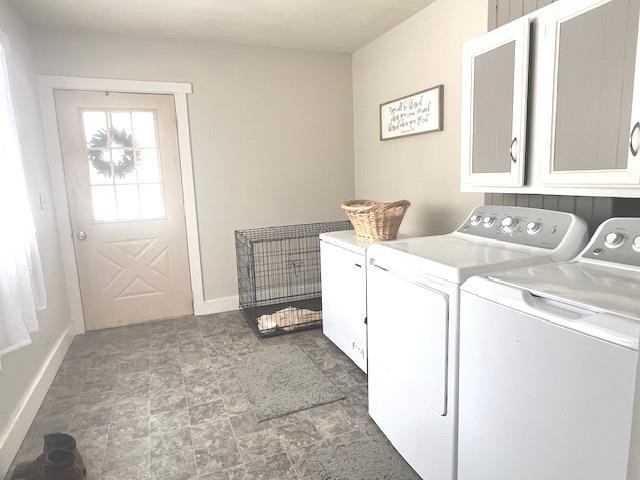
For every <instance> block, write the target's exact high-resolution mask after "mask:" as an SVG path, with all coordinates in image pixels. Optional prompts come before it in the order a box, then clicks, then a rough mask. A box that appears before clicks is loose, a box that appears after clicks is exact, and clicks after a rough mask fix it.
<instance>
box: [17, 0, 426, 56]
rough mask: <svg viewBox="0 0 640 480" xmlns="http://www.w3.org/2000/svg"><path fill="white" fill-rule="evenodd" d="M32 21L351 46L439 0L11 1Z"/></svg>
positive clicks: (160, 34)
mask: <svg viewBox="0 0 640 480" xmlns="http://www.w3.org/2000/svg"><path fill="white" fill-rule="evenodd" d="M11 1H12V3H13V5H14V6H15V8H16V9H17V10H18V11H19V12H20V13H21V14H22V16H23V17H24V19H25V20H26V22H27V23H29V24H30V25H33V26H36V27H45V28H53V29H70V30H80V31H92V32H103V33H111V34H125V35H131V34H134V35H146V36H155V37H169V38H188V39H200V40H222V41H229V42H237V43H245V44H254V45H255V44H257V45H268V46H276V47H285V48H297V49H310V50H326V51H343V52H351V51H354V50H356V49H358V48H359V47H361V46H363V45H365V44H367V43H368V42H369V41H371V40H373V39H375V38H376V37H378V36H380V35H381V34H383V33H384V32H386V31H388V30H389V29H391V28H392V27H393V26H395V25H397V24H398V23H400V22H402V21H403V20H405V19H406V18H408V17H410V16H411V15H413V14H414V13H416V12H418V11H420V10H421V9H423V8H424V7H426V6H427V5H429V4H430V3H433V1H434V0H80V1H79V0H11Z"/></svg>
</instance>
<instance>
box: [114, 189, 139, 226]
mask: <svg viewBox="0 0 640 480" xmlns="http://www.w3.org/2000/svg"><path fill="white" fill-rule="evenodd" d="M116 201H117V203H118V218H119V219H120V220H138V219H140V196H139V194H138V186H137V185H116Z"/></svg>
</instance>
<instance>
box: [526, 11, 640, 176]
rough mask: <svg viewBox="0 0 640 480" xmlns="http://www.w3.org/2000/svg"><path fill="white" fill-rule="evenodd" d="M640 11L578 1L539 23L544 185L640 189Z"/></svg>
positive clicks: (539, 90)
mask: <svg viewBox="0 0 640 480" xmlns="http://www.w3.org/2000/svg"><path fill="white" fill-rule="evenodd" d="M639 10H640V1H639V0H575V1H572V2H561V3H558V4H557V5H554V7H553V8H549V9H547V10H545V12H544V13H543V14H542V15H541V16H540V17H539V20H538V21H539V25H538V26H537V31H539V34H540V35H542V41H541V45H540V46H541V48H540V51H539V52H538V53H537V55H540V68H541V71H540V74H539V76H538V78H537V80H536V83H537V85H536V93H539V98H538V100H537V101H538V103H537V107H536V108H538V107H539V111H540V112H542V115H541V116H540V117H539V121H538V125H537V126H536V128H538V129H539V131H540V133H541V136H542V140H541V145H542V146H543V151H544V152H546V153H545V155H543V156H542V157H541V159H543V161H542V163H541V176H542V181H543V183H544V184H545V185H566V186H585V185H589V186H616V185H638V183H640V159H639V158H638V149H639V148H640V131H639V130H640V88H639V86H640V82H639V80H640V74H639V73H638V69H637V67H638V65H639V64H640V62H638V61H637V56H638V49H637V44H638V14H639ZM538 83H539V84H538Z"/></svg>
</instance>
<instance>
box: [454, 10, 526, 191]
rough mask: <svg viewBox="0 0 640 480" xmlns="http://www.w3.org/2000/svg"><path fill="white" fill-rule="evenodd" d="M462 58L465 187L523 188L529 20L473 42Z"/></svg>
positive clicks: (467, 44) (521, 21) (463, 167)
mask: <svg viewBox="0 0 640 480" xmlns="http://www.w3.org/2000/svg"><path fill="white" fill-rule="evenodd" d="M462 58H463V65H462V78H463V85H462V128H461V131H462V137H461V161H462V164H461V172H462V184H463V186H464V185H469V186H503V187H520V186H523V185H524V172H525V154H526V140H527V138H526V127H527V125H526V124H527V87H528V72H529V19H528V18H523V19H520V20H516V21H515V22H511V23H510V24H508V25H505V26H503V27H501V28H498V29H496V30H493V31H492V32H490V33H487V34H485V35H483V36H481V37H478V38H476V39H474V40H471V41H470V42H468V43H466V44H465V46H464V49H463V55H462Z"/></svg>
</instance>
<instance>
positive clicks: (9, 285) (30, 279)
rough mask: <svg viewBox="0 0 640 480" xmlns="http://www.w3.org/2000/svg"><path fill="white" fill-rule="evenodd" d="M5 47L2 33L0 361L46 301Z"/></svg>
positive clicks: (31, 328)
mask: <svg viewBox="0 0 640 480" xmlns="http://www.w3.org/2000/svg"><path fill="white" fill-rule="evenodd" d="M6 48H7V46H6V43H4V42H3V41H2V37H0V361H1V359H2V355H4V354H6V353H9V352H11V351H13V350H16V349H17V348H20V347H22V346H25V345H28V344H29V343H31V333H34V332H37V331H38V317H37V315H36V311H37V310H40V309H42V308H44V307H45V306H46V301H47V299H46V292H45V287H44V278H43V275H42V267H41V264H40V255H39V254H38V245H37V243H36V229H35V224H34V222H33V215H32V213H31V207H30V206H29V198H28V195H27V188H26V185H25V180H24V170H23V167H22V159H21V152H20V144H19V143H18V132H17V129H16V118H15V111H14V107H13V101H12V98H11V89H10V88H9V86H10V84H9V74H8V71H7V56H6V53H7V50H6Z"/></svg>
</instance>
